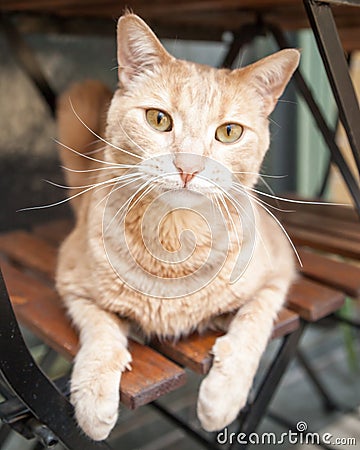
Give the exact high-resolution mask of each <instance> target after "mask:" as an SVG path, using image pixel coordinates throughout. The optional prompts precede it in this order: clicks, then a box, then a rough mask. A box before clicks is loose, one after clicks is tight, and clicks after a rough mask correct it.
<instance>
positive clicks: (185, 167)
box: [174, 152, 205, 187]
mask: <svg viewBox="0 0 360 450" xmlns="http://www.w3.org/2000/svg"><path fill="white" fill-rule="evenodd" d="M204 164H205V161H204V158H203V157H202V156H201V155H197V154H193V153H183V152H181V153H177V154H176V155H175V158H174V165H175V167H176V169H177V170H178V172H179V175H180V178H181V181H182V183H183V186H184V187H186V186H187V185H188V184H189V183H190V181H191V180H192V179H193V178H194V177H195V175H196V174H198V173H200V172H202V171H203V170H204V168H205V166H204Z"/></svg>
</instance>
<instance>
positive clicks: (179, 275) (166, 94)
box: [56, 13, 299, 440]
mask: <svg viewBox="0 0 360 450" xmlns="http://www.w3.org/2000/svg"><path fill="white" fill-rule="evenodd" d="M117 49H118V50H117V58H118V78H119V86H118V89H117V90H116V92H115V93H114V95H112V94H111V92H110V91H109V90H108V89H107V88H106V87H105V86H103V85H102V84H101V83H99V82H97V81H86V82H83V83H79V84H76V85H74V86H73V87H71V88H70V89H69V90H68V91H66V92H65V93H64V94H63V95H62V96H61V98H60V100H59V103H58V112H57V118H58V127H59V142H61V145H60V146H59V148H60V153H61V158H62V161H63V164H64V166H65V167H67V170H66V171H65V173H66V177H67V183H68V186H69V187H70V188H71V191H70V192H71V194H72V196H71V197H70V198H71V202H72V206H73V208H74V213H75V218H76V223H75V227H74V229H73V231H72V232H71V234H70V235H69V236H68V237H67V238H66V240H65V241H64V242H63V244H62V246H61V248H60V251H59V257H58V265H57V274H56V285H57V289H58V291H59V293H60V295H61V297H62V299H63V301H64V304H65V305H66V308H67V311H68V313H69V315H70V317H71V319H72V321H73V323H74V325H75V326H76V328H77V329H78V331H79V337H80V350H79V352H78V354H77V356H76V358H75V362H74V367H73V372H72V377H71V402H72V404H73V405H74V408H75V415H76V419H77V422H78V424H79V425H80V427H81V428H82V430H83V431H84V432H85V433H86V434H87V435H89V436H90V437H91V438H93V439H95V440H102V439H105V438H106V437H107V436H108V435H109V433H110V431H111V430H112V428H113V427H114V425H115V423H116V420H117V416H118V403H119V384H120V382H121V374H122V372H123V371H125V370H127V369H130V367H131V354H130V353H129V351H128V349H127V336H128V335H129V332H130V328H132V327H133V326H135V327H137V328H138V329H139V330H141V332H142V333H143V335H144V336H147V337H151V336H154V335H157V336H159V337H172V338H180V337H181V336H186V335H187V334H188V333H190V332H192V331H194V330H199V331H201V330H203V329H205V328H206V327H214V326H216V327H221V328H223V329H224V330H225V331H226V333H225V334H224V335H223V336H222V337H219V338H218V339H217V340H216V343H215V345H214V346H213V349H212V354H213V364H212V368H211V370H210V372H209V374H208V375H207V376H206V377H205V378H204V380H203V381H202V383H201V386H200V389H199V395H198V402H197V414H198V417H199V420H200V422H201V425H202V427H203V428H204V429H205V430H208V431H215V430H220V429H222V428H224V427H225V426H227V425H228V424H229V423H231V422H232V421H233V420H234V419H235V418H236V416H237V414H238V413H239V411H240V410H241V408H242V407H243V406H244V405H245V403H246V400H247V396H248V393H249V390H250V388H251V385H252V382H253V378H254V375H255V372H256V370H257V367H258V364H259V360H260V358H261V355H262V353H263V351H264V349H265V347H266V344H267V341H268V339H269V337H270V335H271V331H272V326H273V322H274V319H275V318H276V317H277V313H278V312H279V310H280V308H281V306H282V305H283V303H284V300H285V297H286V293H287V290H288V287H289V285H290V283H291V282H292V280H293V279H294V276H295V263H294V257H293V253H292V248H291V245H290V244H289V242H288V240H287V238H286V236H285V235H284V233H283V232H282V230H281V229H280V228H279V225H278V224H277V223H276V221H275V220H274V218H273V217H272V216H271V215H269V214H268V213H266V211H264V209H263V207H262V203H261V202H260V201H259V200H258V199H257V197H256V196H255V195H254V192H253V191H252V188H253V186H254V184H255V183H256V181H257V180H258V177H259V171H260V166H261V163H262V160H263V157H264V155H265V153H266V151H267V149H268V146H269V120H268V116H269V115H270V113H271V112H272V110H273V109H274V107H275V105H276V103H277V100H278V99H279V97H280V96H281V94H282V93H283V90H284V89H285V87H286V85H287V83H288V81H289V80H290V78H291V76H292V74H293V72H294V70H295V69H296V67H297V65H298V63H299V51H297V50H296V49H286V50H282V51H279V52H277V53H275V54H273V55H270V56H268V57H266V58H264V59H262V60H260V61H258V62H256V63H254V64H252V65H249V66H247V67H244V68H239V69H234V70H229V69H215V68H211V67H208V66H204V65H200V64H196V63H193V62H187V61H183V60H179V59H176V58H174V57H173V56H171V55H170V54H169V53H168V52H167V51H166V50H165V49H164V47H163V46H162V44H161V43H160V41H159V40H158V38H157V37H156V36H155V34H154V33H153V32H152V30H151V29H150V28H149V27H148V26H147V25H146V23H145V22H144V21H143V20H142V19H140V18H139V17H138V16H136V15H134V14H131V13H127V14H125V15H124V16H122V17H120V19H119V22H118V28H117ZM94 139H95V141H94ZM189 230H191V231H189ZM149 246H150V247H151V248H149ZM212 250H213V251H212ZM156 252H158V253H156ZM159 255H160V256H159ZM239 255H240V256H239ZM235 272H236V273H235Z"/></svg>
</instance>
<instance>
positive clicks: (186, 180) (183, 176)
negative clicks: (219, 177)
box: [177, 167, 199, 187]
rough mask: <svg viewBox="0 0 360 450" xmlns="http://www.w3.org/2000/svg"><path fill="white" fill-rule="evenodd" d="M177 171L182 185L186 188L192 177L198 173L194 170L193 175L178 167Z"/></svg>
mask: <svg viewBox="0 0 360 450" xmlns="http://www.w3.org/2000/svg"><path fill="white" fill-rule="evenodd" d="M177 170H178V171H179V174H180V178H181V180H182V182H183V183H184V187H186V186H187V184H188V183H189V182H190V181H191V180H192V179H193V178H194V176H195V175H196V174H197V173H199V172H198V171H197V170H195V172H193V173H188V172H184V171H183V170H182V169H180V168H179V167H178V168H177Z"/></svg>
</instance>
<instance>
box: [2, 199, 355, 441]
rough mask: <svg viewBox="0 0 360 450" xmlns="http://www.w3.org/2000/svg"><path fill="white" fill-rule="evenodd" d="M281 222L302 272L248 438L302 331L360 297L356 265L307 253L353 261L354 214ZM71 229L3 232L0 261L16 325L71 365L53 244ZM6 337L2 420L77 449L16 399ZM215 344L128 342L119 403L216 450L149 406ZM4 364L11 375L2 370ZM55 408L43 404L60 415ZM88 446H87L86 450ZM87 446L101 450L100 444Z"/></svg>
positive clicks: (71, 344) (248, 412) (304, 210)
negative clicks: (129, 360)
mask: <svg viewBox="0 0 360 450" xmlns="http://www.w3.org/2000/svg"><path fill="white" fill-rule="evenodd" d="M283 220H284V223H285V225H286V227H287V230H288V232H289V233H290V235H291V237H292V238H293V240H294V242H295V243H296V244H297V246H298V251H299V254H300V256H301V258H302V260H303V264H304V266H303V268H302V269H301V271H300V272H301V274H300V276H299V279H298V280H297V281H296V282H295V283H294V284H293V286H292V287H291V290H290V293H289V296H288V300H287V305H286V307H285V308H283V310H282V311H281V313H280V314H279V318H278V320H277V322H276V324H275V325H274V331H273V338H281V339H282V340H283V342H282V344H281V346H280V349H279V351H278V353H277V355H276V357H275V358H274V360H273V361H272V364H271V366H270V368H269V369H268V371H267V373H266V374H265V375H264V378H263V380H262V383H261V384H260V387H259V389H258V391H257V392H256V395H255V399H254V401H253V402H252V403H251V405H249V407H248V408H245V410H244V411H243V412H242V414H241V416H240V419H239V423H240V427H241V428H240V429H241V431H243V432H246V433H250V432H252V431H254V430H255V429H256V427H257V425H258V423H259V421H260V420H261V418H262V417H263V414H264V412H265V411H266V408H267V406H268V404H269V402H270V400H271V398H272V395H273V394H274V392H275V389H276V387H277V385H278V383H279V381H280V379H281V377H282V375H283V373H284V371H285V370H286V367H287V365H288V363H289V362H290V360H291V358H292V357H293V356H294V355H295V354H296V351H297V348H298V343H299V339H300V337H301V335H302V332H303V329H304V326H305V324H306V323H314V322H317V321H319V320H321V319H322V318H324V317H326V316H329V315H332V314H334V313H335V312H336V311H338V310H339V308H340V307H341V306H342V305H343V301H344V298H345V296H346V295H351V296H358V295H359V293H360V269H359V267H356V266H355V265H353V264H352V263H349V262H346V261H343V260H339V259H338V260H334V259H332V258H330V257H329V256H328V255H325V254H321V253H319V252H314V249H321V250H325V251H329V252H332V253H334V252H335V253H336V254H337V255H341V256H347V257H348V256H351V257H357V258H359V255H360V233H359V231H360V225H359V223H358V222H357V221H356V215H355V213H353V212H352V211H350V210H349V209H345V208H339V207H329V206H322V207H321V206H311V205H302V206H300V207H299V208H298V212H297V213H288V214H284V217H283ZM70 227H71V223H70V222H69V221H67V220H60V221H59V220H58V221H53V222H48V223H45V224H41V225H38V226H35V227H34V228H33V229H32V230H30V231H24V230H16V231H12V232H9V233H5V234H2V235H0V255H1V270H2V272H3V275H4V279H5V282H6V285H7V289H8V292H9V295H10V299H11V303H12V306H13V309H14V311H15V313H16V317H17V319H18V320H19V321H20V322H21V323H22V324H23V325H25V326H26V327H27V328H29V329H30V330H31V331H32V332H33V333H34V334H35V335H37V336H38V337H39V338H41V339H42V340H43V341H44V342H45V343H46V344H47V345H49V346H50V347H51V348H52V349H54V350H56V351H57V352H59V353H60V354H62V355H63V356H65V357H66V358H68V359H70V360H71V359H72V358H73V357H74V355H75V354H76V351H77V348H78V338H77V335H76V332H75V330H74V329H73V328H72V326H71V324H70V322H69V320H68V318H67V316H66V314H65V312H64V309H63V307H62V304H61V301H60V299H59V297H58V295H57V293H56V292H55V289H54V285H53V281H54V268H55V262H56V253H57V246H58V245H59V243H60V241H61V240H62V239H63V237H64V236H65V235H66V234H67V233H68V231H69V229H70ZM2 302H3V303H2V305H1V309H2V311H5V315H6V308H5V303H6V299H5V297H4V295H3V298H2ZM2 318H3V319H4V315H3V314H2ZM3 322H4V320H3ZM3 322H2V323H1V329H2V330H3V329H4V327H6V326H7V325H8V328H9V324H6V323H3ZM13 325H14V324H11V326H13ZM13 334H16V333H15V332H14V333H13ZM5 335H6V333H5V332H4V333H2V334H0V366H1V370H2V373H3V374H4V375H5V377H6V378H7V381H8V383H9V384H10V385H12V387H13V389H14V390H15V392H16V394H17V395H15V396H14V395H13V394H9V395H8V398H7V400H6V401H5V402H4V403H2V404H1V405H0V417H1V418H2V419H3V420H5V421H6V422H7V423H9V424H11V425H12V426H13V427H14V428H15V429H17V430H20V432H22V433H23V434H24V429H26V430H27V432H28V434H30V435H31V434H32V435H34V436H37V437H38V438H39V436H40V438H41V439H43V441H44V436H46V437H47V439H50V438H51V439H53V440H60V441H61V442H63V443H64V444H65V445H66V446H68V448H79V447H76V445H79V443H78V441H77V439H80V438H81V439H85V440H86V438H85V437H84V436H82V435H81V434H80V433H78V432H77V430H76V426H75V425H74V424H73V423H72V425H71V428H72V429H73V434H72V435H71V437H70V439H69V436H64V432H61V427H59V424H58V423H57V422H58V421H59V416H58V415H55V417H54V414H53V416H52V418H51V417H50V419H49V417H47V416H46V415H47V414H48V415H49V414H50V411H49V408H47V409H46V408H45V411H40V412H39V411H37V412H36V408H34V405H32V401H31V400H32V399H31V396H33V395H35V396H37V395H39V396H40V397H42V398H44V394H43V393H42V392H40V393H37V389H35V388H34V385H28V386H26V387H25V389H22V390H21V392H19V391H18V389H17V387H16V385H17V384H18V383H19V375H20V376H21V377H23V374H24V370H25V371H26V367H25V369H24V368H23V367H22V364H23V363H24V361H22V357H23V353H21V352H23V350H21V349H22V347H21V346H20V347H19V348H17V345H18V342H17V343H16V345H15V342H14V345H13V344H12V340H11V333H10V335H8V336H7V338H6V336H5ZM218 336H219V333H217V332H212V331H209V332H206V333H204V334H202V335H198V334H193V335H192V336H190V337H189V338H187V339H184V340H181V341H179V342H177V343H174V342H170V341H169V342H167V341H164V342H156V341H154V342H151V343H148V345H143V344H140V343H138V342H136V341H134V340H132V341H131V342H130V349H131V352H132V355H133V370H132V371H131V372H125V373H124V375H123V378H122V384H121V402H122V403H123V404H124V405H126V406H127V407H128V408H131V409H134V408H137V407H140V406H142V405H145V404H148V403H151V404H152V405H153V406H154V407H155V408H157V409H158V410H159V411H160V412H162V413H163V414H165V415H166V416H167V417H168V418H170V419H171V420H172V421H173V422H174V423H176V424H177V425H181V426H182V427H183V428H184V429H185V430H186V431H188V432H189V433H191V435H192V436H193V437H194V438H196V439H197V440H198V441H199V442H201V443H203V444H204V446H206V447H207V448H216V445H215V444H214V443H213V442H212V441H211V440H208V439H206V438H204V437H203V436H202V435H199V434H197V433H196V432H195V430H194V429H193V428H192V427H191V426H190V425H189V424H186V423H184V422H183V421H181V420H180V419H179V418H177V417H175V416H174V415H172V414H171V413H170V412H169V411H168V410H166V409H165V408H164V407H163V406H161V405H160V404H159V403H158V402H156V400H157V399H158V398H160V397H161V396H162V395H164V394H166V393H168V392H170V391H172V390H174V389H179V388H180V387H181V386H182V385H183V384H184V383H186V372H185V370H184V368H187V369H189V370H192V371H194V372H197V373H199V374H206V373H207V372H208V370H209V368H210V367H211V348H212V345H213V344H214V341H215V339H216V337H218ZM6 339H7V340H6ZM10 345H11V346H13V347H14V348H12V349H11V352H10V353H11V355H10V360H9V352H8V351H7V352H5V353H4V349H5V348H7V349H9V346H10ZM4 355H5V356H4ZM24 364H25V363H24ZM32 364H33V362H32ZM6 365H7V366H10V367H7V368H6V367H5V366H6ZM21 367H22V368H21ZM14 379H16V380H15V382H14ZM33 382H34V380H33ZM56 383H57V384H56ZM55 385H58V387H59V389H61V390H62V391H63V393H64V394H68V385H67V382H66V380H65V381H64V380H57V381H56V382H55ZM57 392H58V393H59V391H57ZM34 393H35V394H34ZM49 395H50V396H51V395H52V394H49ZM29 396H30V399H29ZM24 397H25V398H24ZM49 398H50V397H49ZM61 398H62V400H61V402H64V400H65V402H66V399H65V396H64V395H61ZM61 402H60V403H61ZM60 403H57V402H54V401H51V402H50V404H51V405H52V407H53V408H55V410H57V411H58V410H59V405H60ZM65 404H66V405H67V406H66V408H65V411H64V412H58V414H60V415H61V416H63V415H65V416H68V417H72V413H71V406H70V405H69V404H68V402H66V403H65ZM34 418H35V419H36V420H35V422H34ZM28 423H35V424H36V427H34V426H33V427H32V428H31V427H30V428H29V425H28ZM24 424H27V425H26V426H25V425H24ZM44 424H45V425H46V430H47V431H46V432H44V430H42V431H43V435H41V434H40V435H39V426H40V425H44ZM67 426H70V425H69V424H68V425H67ZM29 429H30V430H31V431H29ZM40 429H41V428H40ZM65 434H66V433H65ZM79 436H80V437H79ZM89 442H90V441H89ZM89 442H87V444H86V445H88V447H86V448H92V447H91V446H89V445H90V444H89ZM0 443H1V442H0ZM91 445H93V446H94V448H101V447H99V446H100V445H102V444H98V443H96V444H94V443H91Z"/></svg>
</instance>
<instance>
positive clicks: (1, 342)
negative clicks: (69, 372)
mask: <svg viewBox="0 0 360 450" xmlns="http://www.w3.org/2000/svg"><path fill="white" fill-rule="evenodd" d="M0 308H1V314H0V330H1V333H0V372H1V374H2V375H3V377H4V378H5V380H6V381H7V383H8V384H9V386H10V387H11V388H12V389H13V391H14V392H15V394H16V395H17V396H18V398H19V399H20V400H21V401H22V402H23V403H24V405H26V407H27V408H28V409H29V410H30V411H31V412H32V414H33V416H34V417H35V418H36V419H38V420H39V422H41V423H42V424H44V425H45V426H47V427H48V428H49V429H50V430H51V431H52V432H53V433H54V434H55V435H56V436H57V437H58V438H59V440H60V441H61V442H62V444H63V445H64V446H65V447H67V448H68V449H70V450H78V449H80V448H86V449H87V450H105V449H106V450H108V449H109V448H110V447H109V446H108V445H107V444H106V443H104V442H94V441H92V440H90V439H89V438H88V437H87V436H85V435H84V434H83V433H81V431H80V430H79V428H78V426H77V424H76V422H75V419H74V418H73V414H74V412H73V407H72V406H71V404H70V403H69V402H68V400H67V399H66V398H65V396H63V395H62V393H61V392H60V391H59V390H58V389H57V388H56V387H55V385H54V384H53V383H52V382H51V381H50V380H49V379H48V378H47V377H46V375H44V373H43V372H42V371H41V370H40V368H39V367H38V366H37V364H36V362H35V360H34V359H33V357H32V356H31V354H30V352H29V350H28V348H27V347H26V344H25V342H24V340H23V337H22V335H21V332H20V329H19V326H18V323H17V320H16V317H15V314H14V311H13V309H12V306H11V302H10V299H9V295H8V293H7V289H6V285H5V282H4V279H3V276H2V273H1V271H0Z"/></svg>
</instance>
